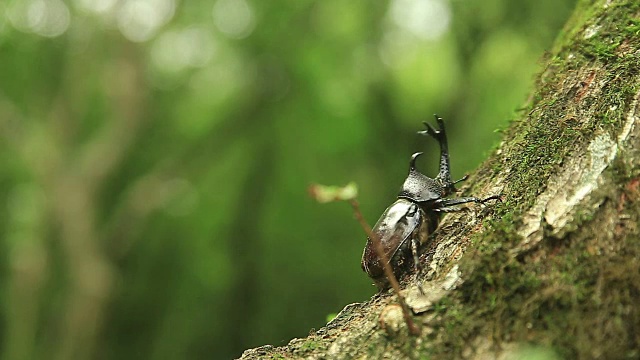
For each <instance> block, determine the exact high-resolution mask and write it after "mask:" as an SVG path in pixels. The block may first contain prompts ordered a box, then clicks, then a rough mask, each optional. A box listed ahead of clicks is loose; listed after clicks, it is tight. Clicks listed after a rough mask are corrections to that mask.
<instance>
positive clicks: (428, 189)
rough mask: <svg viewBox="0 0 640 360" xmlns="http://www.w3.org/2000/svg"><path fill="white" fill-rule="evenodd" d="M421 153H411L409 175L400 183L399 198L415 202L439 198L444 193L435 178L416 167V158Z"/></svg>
mask: <svg viewBox="0 0 640 360" xmlns="http://www.w3.org/2000/svg"><path fill="white" fill-rule="evenodd" d="M422 154H423V153H421V152H417V153H415V154H413V155H411V160H410V161H409V176H407V179H406V180H405V181H404V184H402V189H401V190H400V193H399V194H398V197H399V198H403V199H408V200H411V201H415V202H424V201H429V200H437V199H440V198H441V197H442V196H443V195H444V188H443V187H442V185H440V184H439V183H438V182H437V181H436V180H434V179H432V178H430V177H428V176H426V175H424V174H422V173H421V172H419V171H418V170H417V169H416V159H418V156H420V155H422Z"/></svg>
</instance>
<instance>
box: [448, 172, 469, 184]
mask: <svg viewBox="0 0 640 360" xmlns="http://www.w3.org/2000/svg"><path fill="white" fill-rule="evenodd" d="M468 178H469V174H464V176H463V177H462V179H458V180H456V181H454V182H453V184H451V185H455V184H457V183H461V182H463V181H465V180H467V179H468Z"/></svg>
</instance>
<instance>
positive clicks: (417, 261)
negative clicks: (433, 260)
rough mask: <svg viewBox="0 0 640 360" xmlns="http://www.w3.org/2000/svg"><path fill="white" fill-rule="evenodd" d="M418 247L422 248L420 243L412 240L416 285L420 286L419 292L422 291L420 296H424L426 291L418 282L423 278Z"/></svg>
mask: <svg viewBox="0 0 640 360" xmlns="http://www.w3.org/2000/svg"><path fill="white" fill-rule="evenodd" d="M418 246H420V242H419V241H418V240H417V239H411V253H412V254H413V267H414V270H415V271H414V276H415V279H414V283H415V284H416V285H417V286H418V290H420V294H421V295H424V290H423V289H422V286H420V284H419V283H418V280H419V279H420V278H422V266H421V265H420V257H419V256H418Z"/></svg>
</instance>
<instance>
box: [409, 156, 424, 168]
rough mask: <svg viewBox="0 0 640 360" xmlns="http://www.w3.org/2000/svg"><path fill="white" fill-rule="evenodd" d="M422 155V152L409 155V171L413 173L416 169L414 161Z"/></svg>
mask: <svg viewBox="0 0 640 360" xmlns="http://www.w3.org/2000/svg"><path fill="white" fill-rule="evenodd" d="M422 154H423V153H422V152H417V153H415V154H413V155H411V160H409V171H413V170H415V169H416V159H418V156H420V155H422Z"/></svg>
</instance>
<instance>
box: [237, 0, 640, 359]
mask: <svg viewBox="0 0 640 360" xmlns="http://www.w3.org/2000/svg"><path fill="white" fill-rule="evenodd" d="M545 61H546V68H545V69H544V70H543V71H542V73H541V74H540V75H539V77H538V79H537V82H536V88H535V90H534V91H533V92H532V94H533V95H532V96H531V98H530V99H529V102H528V104H527V106H526V111H523V112H522V113H521V114H520V116H519V117H518V119H516V120H515V121H514V122H513V123H512V124H511V126H510V127H509V129H507V130H506V131H505V137H504V141H503V142H502V144H501V145H500V147H499V148H498V149H497V150H496V151H495V152H494V153H493V154H492V155H491V157H490V158H489V159H488V160H487V161H486V162H485V163H484V164H483V165H482V166H481V167H480V168H479V170H478V171H477V172H475V174H473V175H472V176H471V178H470V179H469V180H467V182H466V184H467V185H466V186H467V187H466V188H465V189H463V190H464V193H465V194H473V195H476V196H479V197H484V196H487V195H491V194H497V193H502V194H503V198H504V201H503V202H502V203H499V204H495V205H488V206H472V207H470V211H466V212H462V213H455V214H449V215H447V216H445V217H444V218H443V219H442V222H441V224H440V227H439V229H438V230H437V232H436V238H435V243H434V247H435V249H436V251H435V254H434V256H433V258H432V259H431V260H430V262H429V264H428V265H427V266H426V267H427V269H428V271H426V276H425V278H424V279H422V282H421V283H422V288H423V289H424V290H425V295H420V292H419V291H418V290H417V285H416V284H415V283H413V282H410V283H407V284H406V288H405V290H404V291H405V292H406V295H407V302H408V304H409V306H410V307H411V309H412V310H413V312H414V321H415V322H416V323H417V324H419V325H420V327H421V335H420V336H417V337H416V336H410V335H409V334H408V331H407V327H406V324H405V323H404V322H403V320H402V314H401V313H400V311H399V307H398V305H397V299H396V296H394V295H393V294H392V293H391V292H387V293H383V294H379V295H376V296H374V297H373V298H372V299H371V300H370V301H368V302H366V303H361V304H352V305H349V306H347V307H345V308H344V310H342V312H341V313H340V314H338V316H337V317H336V318H335V319H334V320H333V321H331V322H329V323H328V324H327V325H326V326H325V327H323V328H322V329H320V330H318V331H315V332H313V333H312V334H311V335H309V337H307V338H305V339H294V340H292V341H291V342H290V343H289V344H288V345H287V346H284V347H278V348H276V347H271V346H263V347H260V348H256V349H251V350H247V351H245V353H244V354H243V358H244V359H255V358H291V357H294V358H298V357H305V358H330V359H353V358H372V359H376V358H390V359H391V358H393V359H398V358H419V357H426V358H523V357H526V356H527V355H540V356H543V358H556V357H561V358H567V359H573V358H606V359H615V358H638V357H640V306H638V299H640V262H639V261H638V258H639V257H640V235H639V233H640V229H639V227H638V223H639V220H640V127H638V116H640V110H639V109H638V100H639V98H640V93H639V90H640V2H638V1H637V0H596V1H590V0H583V1H581V2H580V3H579V4H578V7H577V9H576V10H575V13H574V14H573V16H572V18H571V19H570V21H569V22H568V23H567V25H566V26H565V28H564V30H563V33H562V34H561V35H560V37H559V38H558V39H557V41H556V45H555V47H554V49H553V51H552V52H551V54H549V56H548V58H547V59H546V60H545ZM544 356H546V357H544Z"/></svg>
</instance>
